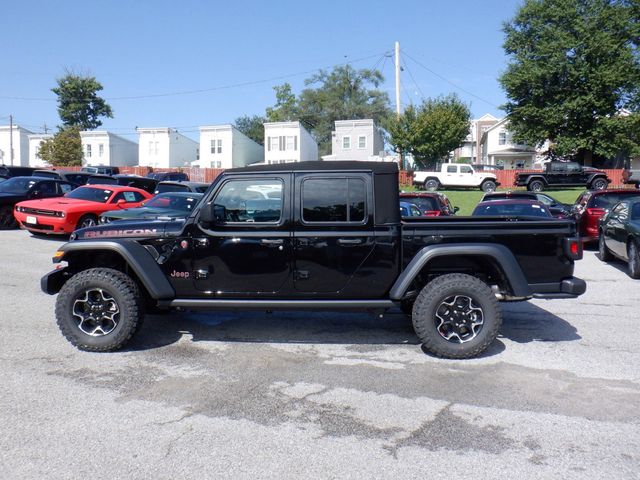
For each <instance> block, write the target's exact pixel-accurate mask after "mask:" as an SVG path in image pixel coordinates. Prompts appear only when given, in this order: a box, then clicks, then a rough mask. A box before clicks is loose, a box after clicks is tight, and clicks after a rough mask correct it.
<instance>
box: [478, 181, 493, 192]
mask: <svg viewBox="0 0 640 480" xmlns="http://www.w3.org/2000/svg"><path fill="white" fill-rule="evenodd" d="M496 187H497V185H496V182H494V181H493V180H485V181H484V182H482V184H481V185H480V190H482V191H483V192H485V193H490V192H495V190H496Z"/></svg>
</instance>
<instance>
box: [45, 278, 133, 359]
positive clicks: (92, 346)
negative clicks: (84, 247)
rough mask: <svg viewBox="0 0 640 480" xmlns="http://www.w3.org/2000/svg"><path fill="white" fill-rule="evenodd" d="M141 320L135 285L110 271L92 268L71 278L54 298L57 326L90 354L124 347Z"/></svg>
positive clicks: (66, 336)
mask: <svg viewBox="0 0 640 480" xmlns="http://www.w3.org/2000/svg"><path fill="white" fill-rule="evenodd" d="M143 317H144V309H143V307H142V299H141V295H140V291H139V289H138V285H137V284H136V283H135V282H134V281H133V280H132V279H131V278H130V277H129V276H127V275H126V274H124V273H122V272H120V271H118V270H113V269H111V268H92V269H90V270H84V271H82V272H80V273H77V274H76V275H74V276H73V277H71V278H70V279H69V280H68V281H67V283H65V284H64V285H63V286H62V289H60V293H58V298H57V299H56V319H57V321H58V327H59V328H60V331H61V332H62V334H63V335H64V336H65V338H66V339H67V340H69V342H71V344H72V345H74V346H76V347H77V348H79V349H80V350H86V351H90V352H108V351H112V350H117V349H119V348H121V347H122V346H124V345H125V344H126V343H127V342H128V341H129V340H130V339H131V337H132V336H133V334H134V333H135V332H136V331H137V330H139V327H140V324H141V323H142V320H143Z"/></svg>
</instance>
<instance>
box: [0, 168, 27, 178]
mask: <svg viewBox="0 0 640 480" xmlns="http://www.w3.org/2000/svg"><path fill="white" fill-rule="evenodd" d="M34 170H35V168H32V167H18V166H14V165H0V178H11V177H25V176H27V177H28V176H29V175H32V174H33V171H34Z"/></svg>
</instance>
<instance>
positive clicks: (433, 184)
mask: <svg viewBox="0 0 640 480" xmlns="http://www.w3.org/2000/svg"><path fill="white" fill-rule="evenodd" d="M423 188H424V189H425V190H426V191H428V192H435V191H436V190H438V189H439V188H440V181H439V180H438V179H437V178H427V179H426V180H425V181H424V185H423Z"/></svg>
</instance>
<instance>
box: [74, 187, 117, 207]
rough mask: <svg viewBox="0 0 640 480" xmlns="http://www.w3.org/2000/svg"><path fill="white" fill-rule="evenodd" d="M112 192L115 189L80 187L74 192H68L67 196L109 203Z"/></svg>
mask: <svg viewBox="0 0 640 480" xmlns="http://www.w3.org/2000/svg"><path fill="white" fill-rule="evenodd" d="M112 193H113V190H106V189H104V190H103V189H102V188H91V187H78V188H76V189H75V190H73V191H72V192H69V193H67V194H66V195H65V197H66V198H76V199H78V200H87V201H89V202H98V203H107V200H109V198H110V197H111V194H112Z"/></svg>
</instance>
